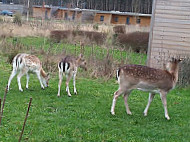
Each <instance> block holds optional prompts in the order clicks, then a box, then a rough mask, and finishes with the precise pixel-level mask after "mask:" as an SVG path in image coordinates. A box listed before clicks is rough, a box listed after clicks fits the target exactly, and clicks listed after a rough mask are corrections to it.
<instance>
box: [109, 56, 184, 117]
mask: <svg viewBox="0 0 190 142" xmlns="http://www.w3.org/2000/svg"><path fill="white" fill-rule="evenodd" d="M180 61H181V59H174V58H173V59H172V61H170V62H168V63H167V65H166V70H161V69H155V68H150V67H147V66H142V65H125V66H123V67H120V68H119V69H118V70H117V75H116V76H117V79H118V83H119V89H118V90H117V91H116V92H115V93H114V97H113V102H112V107H111V114H112V115H115V111H114V109H115V104H116V100H117V98H118V97H119V96H120V95H121V94H124V102H125V107H126V112H127V114H129V115H131V114H132V113H131V111H130V109H129V106H128V103H127V100H128V96H129V94H130V92H131V91H132V90H133V89H139V90H142V91H147V92H150V94H149V99H148V104H147V106H146V108H145V110H144V116H147V113H148V109H149V106H150V104H151V102H152V100H153V98H154V96H155V93H159V94H160V97H161V100H162V103H163V106H164V111H165V117H166V119H167V120H169V119H170V117H169V115H168V110H167V101H166V95H167V93H168V92H169V91H170V90H172V89H173V88H174V87H175V85H176V83H177V80H178V69H179V64H178V63H179V62H180Z"/></svg>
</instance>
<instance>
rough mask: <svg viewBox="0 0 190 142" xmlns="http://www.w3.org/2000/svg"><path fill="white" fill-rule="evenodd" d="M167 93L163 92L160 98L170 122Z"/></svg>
mask: <svg viewBox="0 0 190 142" xmlns="http://www.w3.org/2000/svg"><path fill="white" fill-rule="evenodd" d="M166 94H167V93H166V92H161V93H160V98H161V100H162V103H163V106H164V112H165V118H166V119H167V120H170V117H169V115H168V109H167V100H166Z"/></svg>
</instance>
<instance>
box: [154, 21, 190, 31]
mask: <svg viewBox="0 0 190 142" xmlns="http://www.w3.org/2000/svg"><path fill="white" fill-rule="evenodd" d="M155 27H166V28H167V27H170V28H176V29H178V28H179V29H182V28H183V29H188V30H189V28H190V25H189V24H184V23H183V24H178V23H172V24H170V23H161V22H156V23H155V24H154V28H155Z"/></svg>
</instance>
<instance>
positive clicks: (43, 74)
mask: <svg viewBox="0 0 190 142" xmlns="http://www.w3.org/2000/svg"><path fill="white" fill-rule="evenodd" d="M40 75H41V76H42V77H43V78H45V77H46V76H47V74H46V72H45V71H44V70H43V68H41V70H40Z"/></svg>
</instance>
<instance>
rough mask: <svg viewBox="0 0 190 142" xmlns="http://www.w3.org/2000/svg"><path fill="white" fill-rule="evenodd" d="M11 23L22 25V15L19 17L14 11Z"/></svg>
mask: <svg viewBox="0 0 190 142" xmlns="http://www.w3.org/2000/svg"><path fill="white" fill-rule="evenodd" d="M13 23H15V24H17V25H19V26H22V17H21V14H20V13H16V14H15V15H14V19H13Z"/></svg>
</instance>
